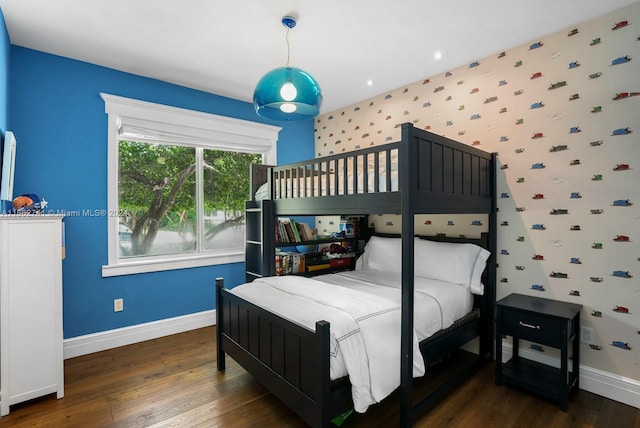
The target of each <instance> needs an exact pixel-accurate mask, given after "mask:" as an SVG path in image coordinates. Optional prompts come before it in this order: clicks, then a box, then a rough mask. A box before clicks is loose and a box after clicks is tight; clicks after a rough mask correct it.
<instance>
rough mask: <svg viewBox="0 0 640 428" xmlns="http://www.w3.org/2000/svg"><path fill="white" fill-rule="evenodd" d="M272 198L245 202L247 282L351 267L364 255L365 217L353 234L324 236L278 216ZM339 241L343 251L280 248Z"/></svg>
mask: <svg viewBox="0 0 640 428" xmlns="http://www.w3.org/2000/svg"><path fill="white" fill-rule="evenodd" d="M274 211H275V210H274V203H273V201H271V200H263V201H247V202H246V205H245V228H246V241H245V266H246V281H247V282H251V281H253V280H254V279H256V278H260V277H263V276H273V275H288V274H297V275H305V276H314V275H319V274H324V273H329V272H335V271H339V270H350V269H353V267H354V265H355V260H356V258H357V256H358V255H360V254H361V252H362V249H363V248H364V242H365V239H366V236H365V232H366V231H367V230H368V228H367V227H366V225H367V218H366V216H361V221H360V226H359V227H357V228H356V231H357V232H356V233H354V235H353V236H349V237H347V236H331V237H326V238H322V237H321V239H315V238H317V237H316V236H315V232H314V230H313V229H312V228H311V227H310V226H309V225H308V224H307V223H305V222H302V221H297V220H296V219H293V218H289V217H286V216H276V215H275V212H274ZM331 244H336V245H339V246H341V247H343V248H345V251H344V252H343V253H339V254H335V253H332V254H331V255H329V256H327V254H326V253H324V254H323V253H321V252H319V251H311V252H306V253H299V252H287V251H280V250H286V249H287V248H288V247H299V246H324V245H331Z"/></svg>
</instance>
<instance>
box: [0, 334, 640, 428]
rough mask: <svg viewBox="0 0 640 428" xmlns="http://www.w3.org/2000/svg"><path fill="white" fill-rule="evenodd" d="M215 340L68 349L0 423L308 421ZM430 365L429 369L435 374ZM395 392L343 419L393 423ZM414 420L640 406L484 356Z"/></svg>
mask: <svg viewBox="0 0 640 428" xmlns="http://www.w3.org/2000/svg"><path fill="white" fill-rule="evenodd" d="M215 346H216V345H215V327H207V328H202V329H198V330H193V331H189V332H186V333H180V334H176V335H172V336H167V337H164V338H160V339H155V340H150V341H146V342H141V343H137V344H134V345H129V346H124V347H121V348H116V349H111V350H108V351H103V352H98V353H95V354H91V355H85V356H81V357H77V358H72V359H68V360H66V361H65V397H64V398H62V399H60V400H56V398H55V395H50V396H47V397H43V398H40V399H36V400H32V401H30V402H28V403H23V404H18V405H15V406H12V407H11V413H10V414H9V415H8V416H5V417H3V418H1V419H0V427H12V428H21V427H55V428H58V427H82V428H85V427H90V428H96V427H207V428H208V427H225V428H227V427H231V428H234V427H261V428H263V427H278V428H280V427H304V426H305V424H304V423H303V422H302V421H301V420H300V419H299V418H298V417H297V416H296V415H295V414H294V413H293V412H292V411H290V410H289V409H288V408H286V407H285V406H284V405H282V404H281V403H280V402H279V401H278V400H277V399H275V398H274V397H273V396H272V395H271V394H270V393H269V392H268V391H266V390H265V389H264V388H263V387H262V386H261V385H259V384H258V383H256V382H255V380H253V378H252V377H251V376H250V375H249V374H247V373H246V372H245V371H244V370H243V369H242V368H241V367H239V366H238V365H237V364H236V363H235V362H234V361H233V360H232V359H230V358H227V370H226V371H225V372H218V371H217V370H216V361H215V358H216V354H215ZM448 364H455V360H454V361H452V362H450V363H448ZM446 369H447V366H446V365H445V366H444V367H443V368H442V369H441V370H446ZM433 372H434V373H433V374H432V375H431V377H430V378H429V379H437V377H438V375H437V373H438V371H436V370H433ZM429 382H431V380H430V381H429ZM429 382H427V381H426V379H425V381H423V382H421V383H420V384H418V385H417V388H429V387H430V386H429ZM394 398H395V397H393V396H392V397H391V399H388V400H385V401H384V402H382V403H380V404H378V405H376V406H373V407H371V408H370V409H369V411H368V412H367V413H366V414H363V415H361V414H354V415H352V416H350V417H349V418H348V419H347V420H346V422H345V423H344V424H343V425H342V427H345V428H355V427H358V428H359V427H367V428H368V427H385V428H386V427H393V426H397V425H398V412H397V410H398V409H397V400H395V399H394ZM415 426H416V427H430V428H438V427H465V428H474V427H483V428H484V427H495V428H510V427H514V428H516V427H517V428H523V427H525V428H526V427H543V428H565V427H567V428H568V427H582V428H586V427H597V428H608V427H616V428H640V410H638V409H636V408H633V407H631V406H627V405H624V404H620V403H618V402H615V401H612V400H609V399H606V398H603V397H600V396H598V395H594V394H591V393H588V392H585V391H579V392H578V393H577V394H573V395H572V396H571V399H570V403H569V410H568V411H567V412H562V411H560V410H559V408H558V406H557V405H556V404H555V403H552V402H549V401H546V400H545V399H542V398H538V397H535V396H532V395H529V394H527V393H525V392H521V391H519V390H517V389H515V388H512V387H509V386H501V387H498V386H495V384H494V382H493V366H492V365H491V364H487V365H486V366H485V367H484V368H483V369H482V370H481V371H480V372H479V373H478V374H476V375H475V376H474V377H473V378H471V379H470V380H468V381H467V382H466V383H465V384H464V385H463V386H461V387H460V388H459V389H457V390H456V391H455V392H453V393H452V394H451V395H450V396H449V397H447V398H446V399H445V400H444V401H443V402H442V403H440V404H439V405H438V406H437V407H435V408H434V409H432V410H431V411H430V412H429V413H427V414H425V415H424V416H423V417H421V418H420V419H419V420H418V421H416V423H415Z"/></svg>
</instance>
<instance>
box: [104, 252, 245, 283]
mask: <svg viewBox="0 0 640 428" xmlns="http://www.w3.org/2000/svg"><path fill="white" fill-rule="evenodd" d="M241 262H244V253H243V252H241V253H229V254H218V255H196V256H193V257H180V258H164V259H154V260H138V261H131V262H124V263H119V264H112V265H105V266H102V277H103V278H106V277H111V276H121V275H134V274H137V273H149V272H161V271H165V270H174V269H188V268H194V267H203V266H213V265H222V264H228V263H241Z"/></svg>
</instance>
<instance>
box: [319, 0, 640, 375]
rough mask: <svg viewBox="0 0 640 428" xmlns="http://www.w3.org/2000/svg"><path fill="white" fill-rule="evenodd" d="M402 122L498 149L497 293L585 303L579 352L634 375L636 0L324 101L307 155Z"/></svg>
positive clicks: (340, 147) (639, 253)
mask: <svg viewBox="0 0 640 428" xmlns="http://www.w3.org/2000/svg"><path fill="white" fill-rule="evenodd" d="M416 54H420V53H416ZM403 122H412V123H413V124H414V126H416V127H419V128H423V129H427V130H430V131H431V132H434V133H437V134H441V135H445V136H447V137H449V138H452V139H455V140H458V141H461V142H463V143H466V144H470V145H475V146H477V147H478V148H480V149H483V150H486V151H490V152H497V153H498V158H499V163H500V166H499V168H500V170H499V172H498V198H499V199H498V208H499V212H498V224H499V226H498V251H499V254H498V255H497V261H498V278H499V281H500V282H499V284H498V298H501V297H503V296H506V295H507V294H510V293H512V292H516V293H521V294H529V295H536V296H540V297H546V298H553V299H557V300H563V301H569V302H575V303H580V304H582V305H583V310H582V313H581V321H582V325H583V326H586V327H589V328H592V329H593V334H592V340H591V342H592V343H590V344H585V343H583V344H582V345H581V364H584V365H587V366H590V367H593V368H595V369H599V370H603V371H606V372H610V373H613V374H616V375H620V376H624V377H626V378H629V379H635V380H640V352H639V350H640V185H639V183H640V3H634V4H632V5H630V6H628V7H626V8H623V9H620V10H618V11H615V12H612V13H609V14H607V15H605V16H602V17H599V18H597V19H594V20H592V21H589V22H585V23H583V24H580V25H577V26H575V27H572V28H568V29H566V30H565V31H562V32H559V33H556V34H552V35H549V36H546V37H542V38H540V39H539V40H532V41H531V42H530V43H528V44H526V45H523V46H519V47H516V48H513V49H510V50H508V51H505V52H496V54H495V55H493V56H491V57H489V58H479V59H478V60H476V61H473V62H471V63H469V64H465V65H463V66H461V67H458V68H456V69H452V70H450V71H448V72H446V73H442V74H439V75H437V76H432V77H430V78H425V79H424V80H422V81H419V82H415V83H412V84H409V85H407V86H405V87H402V88H398V89H397V90H394V91H391V92H387V93H384V94H381V95H380V96H377V97H374V98H371V99H369V100H365V101H362V102H360V103H357V104H355V105H352V106H349V107H347V108H345V109H342V110H339V111H335V112H331V113H328V114H323V115H321V116H319V117H318V118H317V119H316V134H315V139H316V155H317V156H323V155H329V154H332V153H338V152H343V151H349V150H354V149H358V148H362V147H366V146H371V145H381V144H385V143H388V142H393V141H397V140H399V139H400V130H399V125H400V124H401V123H403ZM428 217H429V216H427V218H426V219H424V221H423V220H420V221H418V222H417V223H419V224H420V225H421V227H423V228H425V227H426V228H427V229H428V228H429V227H433V228H434V229H433V231H437V232H440V233H452V234H459V233H460V232H459V231H458V230H457V229H454V228H453V227H451V226H453V225H455V224H456V223H460V224H464V225H465V227H466V230H467V231H468V230H473V226H474V225H480V224H482V220H479V219H478V220H476V219H474V218H473V216H472V217H471V218H462V219H460V218H456V217H455V216H452V217H446V216H445V217H444V218H441V219H438V218H436V217H437V216H433V217H434V218H433V219H432V220H431V219H430V218H428ZM394 220H395V223H397V219H394V217H384V216H383V218H382V219H376V218H373V220H372V221H373V222H374V223H375V224H376V226H378V225H384V226H397V227H399V225H397V224H395V223H394ZM425 224H426V226H425ZM438 224H439V225H440V228H439V229H437V230H436V229H435V228H436V227H437V226H438ZM448 227H451V228H450V229H447V228H448ZM454 230H455V231H454ZM467 231H465V232H462V233H467ZM422 232H425V231H424V230H423V231H422ZM428 232H429V230H427V231H426V232H425V233H428ZM532 349H535V350H537V351H538V352H545V351H547V350H546V349H545V347H537V346H533V347H532ZM549 351H550V353H551V354H553V352H554V351H555V350H549Z"/></svg>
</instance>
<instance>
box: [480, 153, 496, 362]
mask: <svg viewBox="0 0 640 428" xmlns="http://www.w3.org/2000/svg"><path fill="white" fill-rule="evenodd" d="M497 168H498V154H497V153H495V152H494V153H491V165H490V174H491V181H490V188H489V190H490V192H491V212H490V213H489V232H488V233H489V251H491V256H490V258H489V260H488V264H487V269H488V272H487V277H488V282H489V284H488V287H485V290H487V291H486V293H487V296H486V302H485V305H486V307H485V309H486V311H485V314H486V317H485V320H484V324H483V332H482V335H481V336H480V354H481V355H483V354H485V353H486V354H488V355H489V358H490V359H491V358H492V357H493V353H494V351H495V347H494V346H493V339H494V336H495V334H494V332H495V322H494V321H495V303H496V290H497V286H498V278H497V272H496V267H497V258H498V256H497V251H498V238H497V232H498V203H497V183H496V181H497Z"/></svg>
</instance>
